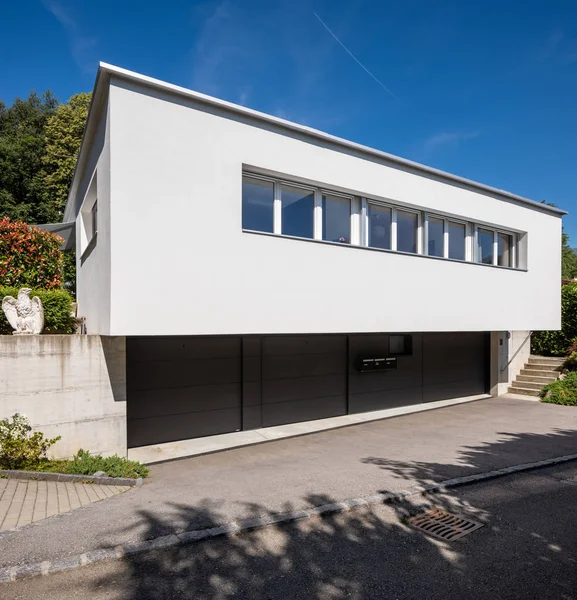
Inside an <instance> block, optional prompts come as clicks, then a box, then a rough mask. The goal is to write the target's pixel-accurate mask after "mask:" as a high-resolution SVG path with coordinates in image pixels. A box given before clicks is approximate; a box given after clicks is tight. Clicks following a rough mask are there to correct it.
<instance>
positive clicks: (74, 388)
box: [0, 335, 126, 458]
mask: <svg viewBox="0 0 577 600" xmlns="http://www.w3.org/2000/svg"><path fill="white" fill-rule="evenodd" d="M125 365H126V344H125V340H124V338H112V337H108V338H105V337H103V338H101V337H100V336H92V335H41V336H7V335H5V336H0V419H3V418H6V417H11V416H12V415H13V414H15V413H17V412H18V413H21V414H24V415H26V416H27V417H28V418H29V419H30V423H31V425H32V426H33V428H34V430H37V431H42V432H43V433H44V434H45V436H46V437H47V438H51V437H55V436H58V435H60V436H62V439H61V440H60V441H59V442H57V443H56V445H55V446H53V448H52V449H51V450H50V455H51V456H54V457H56V458H64V457H70V456H72V455H73V454H74V453H75V452H77V451H78V450H79V449H80V448H83V449H84V450H88V451H90V452H92V453H98V452H101V453H103V454H104V455H110V454H119V455H121V456H124V455H126V375H125V372H126V368H125Z"/></svg>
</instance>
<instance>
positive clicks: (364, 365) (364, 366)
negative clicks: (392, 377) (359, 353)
mask: <svg viewBox="0 0 577 600" xmlns="http://www.w3.org/2000/svg"><path fill="white" fill-rule="evenodd" d="M396 368H397V359H396V358H392V357H385V356H375V357H372V356H371V357H364V356H363V357H359V358H358V359H357V369H358V370H359V371H360V372H361V373H375V372H379V371H390V370H391V369H396Z"/></svg>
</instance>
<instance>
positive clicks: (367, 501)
mask: <svg viewBox="0 0 577 600" xmlns="http://www.w3.org/2000/svg"><path fill="white" fill-rule="evenodd" d="M572 460H577V454H568V455H565V456H559V457H557V458H549V459H546V460H541V461H538V462H533V463H524V464H521V465H514V466H512V467H505V468H503V469H497V470H495V471H487V472H485V473H477V474H475V475H468V476H464V477H455V478H454V479H447V480H445V481H441V482H439V483H431V484H429V485H424V486H416V487H412V488H409V489H407V490H403V491H401V492H396V493H388V494H383V493H377V494H373V495H372V496H364V497H360V498H351V499H349V500H343V501H342V502H335V503H332V504H323V505H321V506H316V507H314V508H305V509H302V510H296V511H292V512H288V513H277V514H273V515H266V516H264V517H255V518H250V519H243V520H240V521H232V522H230V523H224V524H223V525H219V526H216V527H211V528H209V529H197V530H194V531H185V532H183V533H177V534H169V535H164V536H161V537H157V538H155V539H153V540H145V541H143V542H135V543H131V544H123V545H120V546H116V547H115V548H106V549H102V550H92V551H90V552H85V553H84V554H79V555H77V556H71V557H69V558H60V559H56V560H53V561H43V562H40V563H33V564H28V565H19V566H13V567H4V568H2V569H0V583H8V582H11V581H17V580H19V579H24V578H27V577H36V576H38V575H50V574H52V573H59V572H61V571H68V570H70V569H76V568H78V567H82V566H84V565H90V564H92V563H96V562H100V561H102V560H110V559H118V558H123V557H125V556H130V555H132V554H139V553H142V552H149V551H151V550H160V549H162V548H170V547H174V546H180V545H184V544H191V543H194V542H199V541H201V540H205V539H209V538H215V537H225V536H232V535H236V534H238V533H242V532H244V531H250V530H252V529H260V528H261V527H267V526H270V525H277V524H283V523H290V522H293V521H299V520H302V519H309V518H311V517H316V516H319V515H326V514H331V513H340V512H346V511H349V510H351V509H353V508H357V507H360V506H365V507H366V506H377V505H379V504H384V503H390V502H395V501H399V500H403V499H405V498H408V497H411V496H418V495H424V494H432V493H435V492H442V491H445V490H447V489H449V488H453V487H458V486H461V485H466V484H469V483H477V482H479V481H485V480H488V479H495V478H497V477H503V476H505V475H512V474H514V473H520V472H523V471H532V470H534V469H540V468H543V467H550V466H553V465H558V464H562V463H566V462H569V461H572ZM52 475H54V474H52ZM103 479H104V478H103ZM107 479H113V478H107Z"/></svg>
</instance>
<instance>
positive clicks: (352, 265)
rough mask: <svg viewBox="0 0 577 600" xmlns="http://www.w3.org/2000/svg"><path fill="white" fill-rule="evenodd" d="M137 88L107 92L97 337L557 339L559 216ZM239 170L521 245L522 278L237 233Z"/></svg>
mask: <svg viewBox="0 0 577 600" xmlns="http://www.w3.org/2000/svg"><path fill="white" fill-rule="evenodd" d="M135 85H136V84H134V83H132V82H130V83H129V82H126V81H120V80H118V79H114V78H113V79H112V83H111V88H110V127H111V129H110V143H111V152H110V170H111V191H110V194H111V210H110V214H109V215H108V216H107V217H106V218H109V219H110V222H109V223H108V224H107V225H105V226H106V227H109V228H110V235H111V273H110V282H111V288H110V294H111V296H110V329H109V332H110V333H111V334H114V335H145V334H147V335H161V334H168V335H170V334H180V335H183V334H184V335H187V334H189V335H193V334H225V333H226V334H231V333H277V332H280V333H299V332H309V333H314V332H365V331H453V330H454V331H467V330H483V331H504V330H529V329H555V328H558V327H559V325H560V306H559V305H560V292H559V280H560V243H559V240H560V234H561V219H560V218H559V217H558V216H555V215H551V214H546V213H544V212H541V211H540V210H539V209H534V208H531V207H527V206H526V205H522V204H518V203H515V202H513V201H503V200H501V199H497V198H494V197H491V196H488V195H484V194H482V193H480V192H476V191H472V190H471V189H467V188H465V187H463V186H457V185H451V184H449V183H445V182H442V181H438V180H435V179H433V178H432V177H427V176H418V175H415V174H412V173H409V172H407V171H404V170H401V169H399V168H393V167H391V166H387V165H386V164H384V163H379V162H378V161H376V160H369V159H366V158H363V157H362V156H356V155H355V154H354V152H352V151H345V150H344V149H342V150H339V149H337V148H333V147H328V145H325V147H323V146H322V145H321V144H320V143H313V142H311V141H307V140H306V139H303V138H302V137H299V136H298V135H297V134H296V133H294V132H293V133H291V134H287V135H283V134H282V133H280V132H278V131H276V132H275V131H272V130H271V126H269V127H267V128H264V127H260V126H257V125H256V124H250V123H248V122H241V120H240V117H237V118H227V117H225V116H223V115H222V114H217V113H218V112H219V110H220V109H216V108H213V109H210V110H211V111H212V113H214V114H211V112H206V110H204V111H201V110H198V106H197V107H196V108H195V107H194V105H193V103H192V102H193V101H188V100H185V99H175V98H171V97H169V96H166V97H164V96H162V94H161V93H160V92H156V91H151V90H149V91H146V90H144V89H141V90H140V92H141V93H138V91H139V90H138V88H136V87H135ZM285 133H286V132H285ZM243 165H251V166H254V167H258V168H261V169H266V170H269V171H273V172H278V173H283V174H285V175H286V176H287V177H293V178H301V179H303V180H310V181H315V182H318V183H319V184H323V185H325V186H327V187H329V188H330V187H335V188H337V189H341V190H348V191H350V192H353V193H356V194H359V195H367V196H370V197H374V198H376V199H379V198H381V199H388V200H391V201H393V202H396V203H400V204H406V205H409V206H411V205H412V206H418V207H423V208H430V209H432V210H436V211H439V212H442V213H446V214H449V215H454V216H460V217H464V218H465V219H467V220H471V221H478V222H481V223H489V224H493V225H497V226H500V227H502V228H505V229H513V230H515V231H523V232H527V233H528V256H527V264H528V271H527V272H523V271H512V270H506V269H499V268H494V267H488V266H484V265H476V264H470V263H456V262H449V261H443V260H435V259H431V258H427V257H421V256H407V255H401V254H392V253H385V252H378V251H371V250H368V249H364V248H355V247H352V246H334V245H327V244H323V243H318V242H307V241H300V240H294V239H287V238H280V237H274V236H265V235H257V234H251V233H243V232H242V230H241V171H242V168H243ZM103 218H105V217H104V215H103ZM79 285H80V286H81V287H82V288H83V290H82V292H81V293H80V294H79V311H80V314H86V316H87V326H88V331H89V332H94V333H96V332H98V331H105V332H108V331H107V330H106V327H107V325H106V324H104V323H103V322H102V320H101V319H100V318H99V319H98V320H93V319H92V318H91V316H90V314H89V313H90V312H91V310H92V309H91V310H90V311H89V310H87V306H88V300H87V298H89V297H90V296H91V295H94V294H100V293H101V292H100V287H99V284H98V283H97V282H96V281H95V280H94V281H93V280H92V279H90V278H84V279H82V276H81V277H80V278H79Z"/></svg>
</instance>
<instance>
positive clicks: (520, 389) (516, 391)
mask: <svg viewBox="0 0 577 600" xmlns="http://www.w3.org/2000/svg"><path fill="white" fill-rule="evenodd" d="M509 393H510V394H523V395H524V396H539V390H531V389H528V388H525V387H519V386H515V387H510V388H509Z"/></svg>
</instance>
